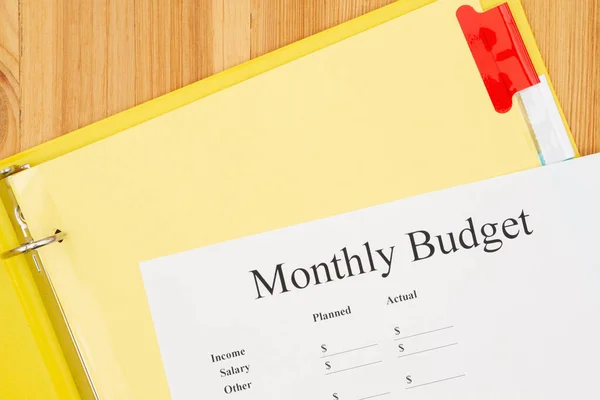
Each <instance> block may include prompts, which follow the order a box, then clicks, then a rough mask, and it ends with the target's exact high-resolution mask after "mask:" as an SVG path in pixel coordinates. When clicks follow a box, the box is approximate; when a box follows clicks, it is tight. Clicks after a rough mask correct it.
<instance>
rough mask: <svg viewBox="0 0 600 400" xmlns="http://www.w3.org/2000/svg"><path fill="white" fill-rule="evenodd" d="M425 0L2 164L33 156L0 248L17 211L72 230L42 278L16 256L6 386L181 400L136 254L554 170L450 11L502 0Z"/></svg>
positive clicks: (12, 233)
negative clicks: (494, 100)
mask: <svg viewBox="0 0 600 400" xmlns="http://www.w3.org/2000/svg"><path fill="white" fill-rule="evenodd" d="M430 3H432V2H431V1H430V0H414V1H401V2H398V3H395V4H392V5H390V6H387V7H384V8H382V9H380V10H377V11H374V12H372V13H369V14H367V15H364V16H362V17H359V18H357V19H355V20H352V21H350V22H347V23H345V24H342V25H340V26H338V27H335V28H332V29H330V30H328V31H325V32H322V33H320V34H317V35H315V36H312V37H310V38H307V39H305V40H302V41H300V42H298V43H295V44H293V45H291V46H288V47H286V48H283V49H280V50H277V51H275V52H273V53H271V54H268V55H266V56H263V57H261V58H258V59H256V60H253V61H250V62H248V63H246V64H244V65H241V66H239V67H236V68H233V69H231V70H229V71H226V72H224V73H221V74H218V75H216V76H214V77H211V78H208V79H206V80H204V81H202V82H198V83H196V84H193V85H190V86H189V87H186V88H184V89H182V90H179V91H177V92H174V93H171V94H169V95H166V96H163V97H162V98H159V99H157V100H153V101H151V102H149V103H146V104H144V105H141V106H139V107H136V108H134V109H132V110H130V111H127V112H124V113H121V114H119V115H116V116H114V117H111V118H108V119H107V120H104V121H101V122H99V123H96V124H93V125H91V126H89V127H87V128H83V129H81V130H79V131H77V132H74V133H72V134H70V135H67V136H65V137H62V138H59V139H57V140H55V141H53V142H50V143H47V144H45V145H42V146H40V147H38V148H36V149H33V150H31V151H28V152H25V153H23V154H20V155H17V156H15V157H12V158H11V159H8V160H5V161H4V162H3V163H2V165H0V166H1V167H5V166H9V165H12V164H24V163H31V164H32V165H34V167H33V168H31V169H29V170H27V171H24V172H20V173H18V174H16V175H13V176H11V177H10V178H8V179H7V180H6V182H7V183H8V184H9V185H10V190H11V191H12V193H14V196H15V199H13V198H12V195H11V194H10V193H11V192H9V191H7V193H8V194H5V195H4V197H5V198H4V206H5V209H2V212H1V213H0V219H1V222H2V226H3V229H2V232H1V237H0V241H1V242H0V244H1V246H2V249H3V250H6V249H9V248H11V247H14V246H15V245H17V244H18V243H19V241H20V240H23V239H24V238H23V235H22V234H17V233H16V232H18V228H19V226H18V224H16V223H15V222H14V218H12V219H11V218H10V217H9V216H10V215H13V214H14V212H12V211H11V208H10V204H17V203H18V204H19V206H20V209H21V211H22V213H23V215H24V216H25V218H26V219H27V223H28V227H29V232H28V233H30V234H31V236H32V237H33V238H35V239H40V238H43V237H46V236H48V235H51V234H53V233H54V232H55V230H56V229H60V230H62V231H64V232H67V234H68V236H67V239H66V240H65V241H64V242H63V243H62V244H60V245H54V246H48V247H45V248H43V249H41V250H40V251H39V257H40V259H41V261H43V265H44V268H45V270H44V271H43V272H42V273H38V272H37V271H36V270H35V266H32V265H31V259H30V257H25V256H19V257H15V258H11V259H9V260H6V261H3V262H2V267H3V268H2V269H0V285H1V287H2V288H6V290H5V291H2V292H1V293H0V300H1V301H2V304H3V305H4V304H6V305H7V307H5V308H6V310H7V312H5V314H4V315H3V319H4V320H10V324H9V325H10V327H8V328H4V327H3V328H2V330H1V332H3V335H2V336H1V337H0V340H1V343H0V348H2V349H3V350H1V351H3V352H4V354H2V355H3V357H2V358H0V397H1V398H10V399H20V398H23V399H24V398H33V399H53V398H57V399H70V398H77V397H78V394H77V390H76V388H75V386H77V389H78V390H79V394H80V395H81V396H82V397H84V398H93V397H98V398H103V399H133V398H141V399H163V398H169V391H168V386H167V381H166V379H165V375H164V371H163V368H162V363H161V360H160V353H159V349H158V345H157V343H156V338H155V335H154V330H153V325H152V320H151V317H150V314H149V310H148V306H147V302H146V298H145V294H144V290H143V287H142V283H141V278H140V273H139V268H138V263H139V262H140V261H143V260H147V259H151V258H155V257H158V256H163V255H166V254H170V253H175V252H179V251H183V250H187V249H190V248H194V247H199V246H203V245H208V244H211V243H216V242H220V241H224V240H228V239H232V238H235V237H240V236H245V235H249V234H252V233H257V232H262V231H266V230H270V229H275V228H279V227H282V226H286V225H291V224H296V223H300V222H304V221H309V220H313V219H316V218H321V217H325V216H329V215H333V214H338V213H341V212H345V211H350V210H354V209H358V208H363V207H367V206H370V205H374V204H378V203H383V202H387V201H391V200H395V199H399V198H402V197H407V196H411V195H416V194H419V193H423V192H427V191H432V190H437V189H441V188H445V187H449V186H454V185H459V184H464V183H468V182H472V181H475V180H480V179H485V178H489V177H492V176H497V175H501V174H506V173H510V172H514V171H518V170H522V169H526V168H532V167H537V166H539V165H540V160H539V158H538V154H537V150H536V146H535V142H534V140H533V139H532V135H531V131H530V126H529V123H528V120H527V117H526V113H525V112H524V110H523V109H522V108H520V107H519V106H518V105H516V104H515V106H513V108H512V109H511V110H510V111H509V112H508V113H506V114H499V113H497V112H496V111H495V110H494V108H493V107H492V105H491V102H490V99H489V96H488V94H487V93H486V90H485V87H484V85H483V82H482V79H481V76H480V75H479V72H478V70H477V67H476V65H475V63H474V61H473V57H472V54H471V53H470V51H469V48H468V46H467V44H466V41H465V38H464V36H463V33H462V32H461V30H460V26H459V24H458V22H457V19H456V15H455V14H456V10H457V9H458V8H459V7H460V6H461V5H464V4H468V5H471V6H472V7H474V8H475V9H477V10H480V11H481V10H482V8H483V9H488V8H491V7H493V6H496V5H498V4H499V3H500V1H482V2H481V4H479V2H478V1H476V0H439V1H437V2H433V3H432V4H430ZM509 4H510V6H511V10H512V12H513V15H514V17H515V20H516V23H517V25H518V27H519V30H520V32H521V35H522V37H523V40H524V42H525V44H526V46H527V50H528V52H529V54H530V56H531V58H532V61H533V64H534V65H535V69H536V72H537V73H538V74H539V75H547V71H546V70H545V67H544V65H543V62H542V60H541V57H540V55H539V51H538V50H537V47H536V45H535V42H534V39H533V37H532V34H531V31H530V29H529V27H528V25H527V22H526V20H525V16H524V13H523V10H522V8H521V6H520V4H519V2H518V1H510V2H509ZM409 11H410V13H409ZM400 17H401V18H400ZM440 38H443V40H440ZM440 43H442V45H440ZM563 118H564V117H563ZM567 129H568V128H567ZM116 133H119V134H118V135H115V134H116ZM100 139H102V140H100ZM14 201H16V202H14ZM13 211H14V210H13ZM11 221H13V222H11ZM9 226H11V227H12V229H8V228H6V229H5V227H9ZM46 276H47V277H48V278H49V281H51V285H50V284H49V283H48V281H47V280H46ZM7 281H10V282H12V290H8V287H9V285H8V284H7ZM34 282H35V284H34ZM36 285H37V287H38V288H39V292H38V290H36ZM54 296H56V297H57V298H58V302H57V301H55V300H54ZM18 303H19V304H20V305H21V307H20V308H19V307H17V304H18ZM207 306H211V305H207ZM63 317H64V319H65V320H66V322H67V323H68V324H67V325H64V324H62V325H61V321H62V319H63ZM63 325H64V326H63ZM57 332H58V334H57ZM71 341H72V343H71ZM59 343H60V344H61V345H62V346H59ZM0 354H1V353H0ZM13 363H16V364H17V365H20V366H22V367H21V368H12V364H13ZM71 374H72V375H73V377H74V379H73V378H72V377H71ZM39 377H41V379H39ZM199 379H201V377H199ZM30 382H35V384H29V383H30Z"/></svg>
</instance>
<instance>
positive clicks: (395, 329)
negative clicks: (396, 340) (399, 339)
mask: <svg viewBox="0 0 600 400" xmlns="http://www.w3.org/2000/svg"><path fill="white" fill-rule="evenodd" d="M394 332H395V333H396V336H398V335H399V334H400V327H398V326H397V327H395V328H394Z"/></svg>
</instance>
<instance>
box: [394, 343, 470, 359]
mask: <svg viewBox="0 0 600 400" xmlns="http://www.w3.org/2000/svg"><path fill="white" fill-rule="evenodd" d="M457 344H458V342H456V343H451V344H447V345H445V346H440V347H434V348H432V349H427V350H421V351H415V352H414V353H409V354H403V355H401V356H398V358H402V357H408V356H414V355H415V354H421V353H426V352H428V351H434V350H439V349H444V348H446V347H450V346H456V345H457Z"/></svg>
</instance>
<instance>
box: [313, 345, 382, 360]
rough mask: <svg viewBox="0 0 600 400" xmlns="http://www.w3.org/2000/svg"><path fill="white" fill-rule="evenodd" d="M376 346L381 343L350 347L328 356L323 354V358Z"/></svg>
mask: <svg viewBox="0 0 600 400" xmlns="http://www.w3.org/2000/svg"><path fill="white" fill-rule="evenodd" d="M375 346H379V343H375V344H370V345H368V346H363V347H357V348H356V349H350V350H345V351H340V352H339V353H333V354H328V355H326V356H322V357H321V358H328V357H333V356H337V355H340V354H346V353H350V352H352V351H357V350H363V349H368V348H370V347H375Z"/></svg>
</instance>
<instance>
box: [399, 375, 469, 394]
mask: <svg viewBox="0 0 600 400" xmlns="http://www.w3.org/2000/svg"><path fill="white" fill-rule="evenodd" d="M463 376H467V374H462V375H456V376H451V377H450V378H445V379H439V380H437V381H433V382H427V383H421V384H420V385H415V386H411V387H407V388H406V390H408V389H414V388H418V387H421V386H427V385H433V384H434V383H440V382H445V381H449V380H451V379H457V378H462V377H463Z"/></svg>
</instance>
